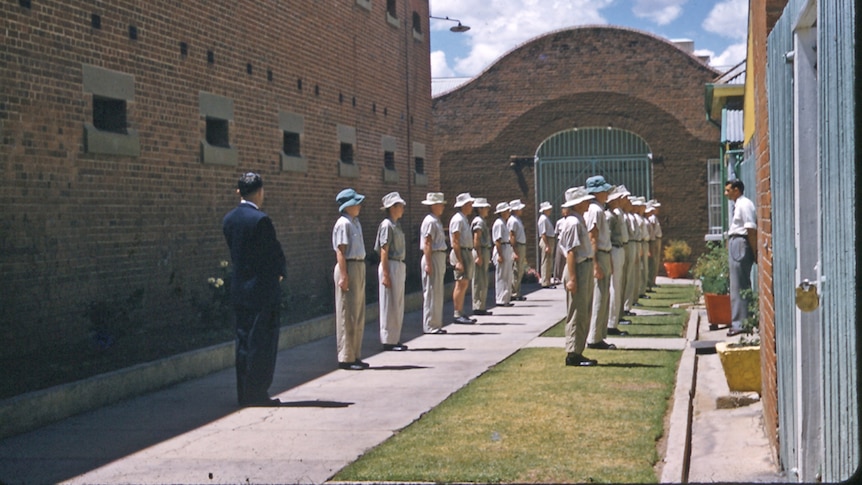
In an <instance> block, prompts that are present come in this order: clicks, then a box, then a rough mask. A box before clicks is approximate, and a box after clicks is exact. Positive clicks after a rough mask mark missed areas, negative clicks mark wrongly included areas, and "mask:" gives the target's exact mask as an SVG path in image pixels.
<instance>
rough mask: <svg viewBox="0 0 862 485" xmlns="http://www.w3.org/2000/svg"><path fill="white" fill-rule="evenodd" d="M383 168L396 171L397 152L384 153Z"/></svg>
mask: <svg viewBox="0 0 862 485" xmlns="http://www.w3.org/2000/svg"><path fill="white" fill-rule="evenodd" d="M383 166H384V167H385V168H386V169H387V170H395V152H383Z"/></svg>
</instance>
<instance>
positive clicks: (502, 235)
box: [491, 202, 512, 306]
mask: <svg viewBox="0 0 862 485" xmlns="http://www.w3.org/2000/svg"><path fill="white" fill-rule="evenodd" d="M510 213H511V209H510V208H509V203H508V202H500V203H499V204H497V208H496V210H494V214H497V215H498V216H499V217H498V218H497V220H496V221H494V225H493V226H492V227H491V242H492V244H494V251H493V256H492V257H493V258H494V262H495V270H494V296H495V300H494V301H495V302H496V303H497V306H512V302H511V299H512V233H511V232H510V231H509V226H508V225H507V223H506V221H508V220H509V217H510Z"/></svg>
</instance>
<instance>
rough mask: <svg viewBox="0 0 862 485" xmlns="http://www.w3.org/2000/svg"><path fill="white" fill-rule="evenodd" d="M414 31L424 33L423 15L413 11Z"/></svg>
mask: <svg viewBox="0 0 862 485" xmlns="http://www.w3.org/2000/svg"><path fill="white" fill-rule="evenodd" d="M413 32H416V33H417V34H420V35H421V34H422V17H420V16H419V14H418V13H417V12H413Z"/></svg>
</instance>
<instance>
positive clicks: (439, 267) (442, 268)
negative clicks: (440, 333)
mask: <svg viewBox="0 0 862 485" xmlns="http://www.w3.org/2000/svg"><path fill="white" fill-rule="evenodd" d="M420 264H421V265H422V330H423V331H424V332H433V331H434V330H437V329H438V328H442V327H443V286H444V285H443V275H444V274H446V253H445V252H444V251H434V252H432V253H431V271H432V274H431V275H430V276H429V275H428V273H426V272H425V255H424V254H423V255H422V261H421V262H420Z"/></svg>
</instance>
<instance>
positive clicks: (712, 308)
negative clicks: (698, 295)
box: [703, 293, 733, 328]
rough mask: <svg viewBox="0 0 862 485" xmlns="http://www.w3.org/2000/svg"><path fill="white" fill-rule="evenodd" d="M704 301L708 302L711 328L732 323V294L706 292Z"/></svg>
mask: <svg viewBox="0 0 862 485" xmlns="http://www.w3.org/2000/svg"><path fill="white" fill-rule="evenodd" d="M703 301H704V303H705V304H706V318H707V320H709V325H710V328H712V326H713V325H730V324H731V323H732V322H733V317H732V312H731V306H730V295H717V294H715V293H704V294H703Z"/></svg>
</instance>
